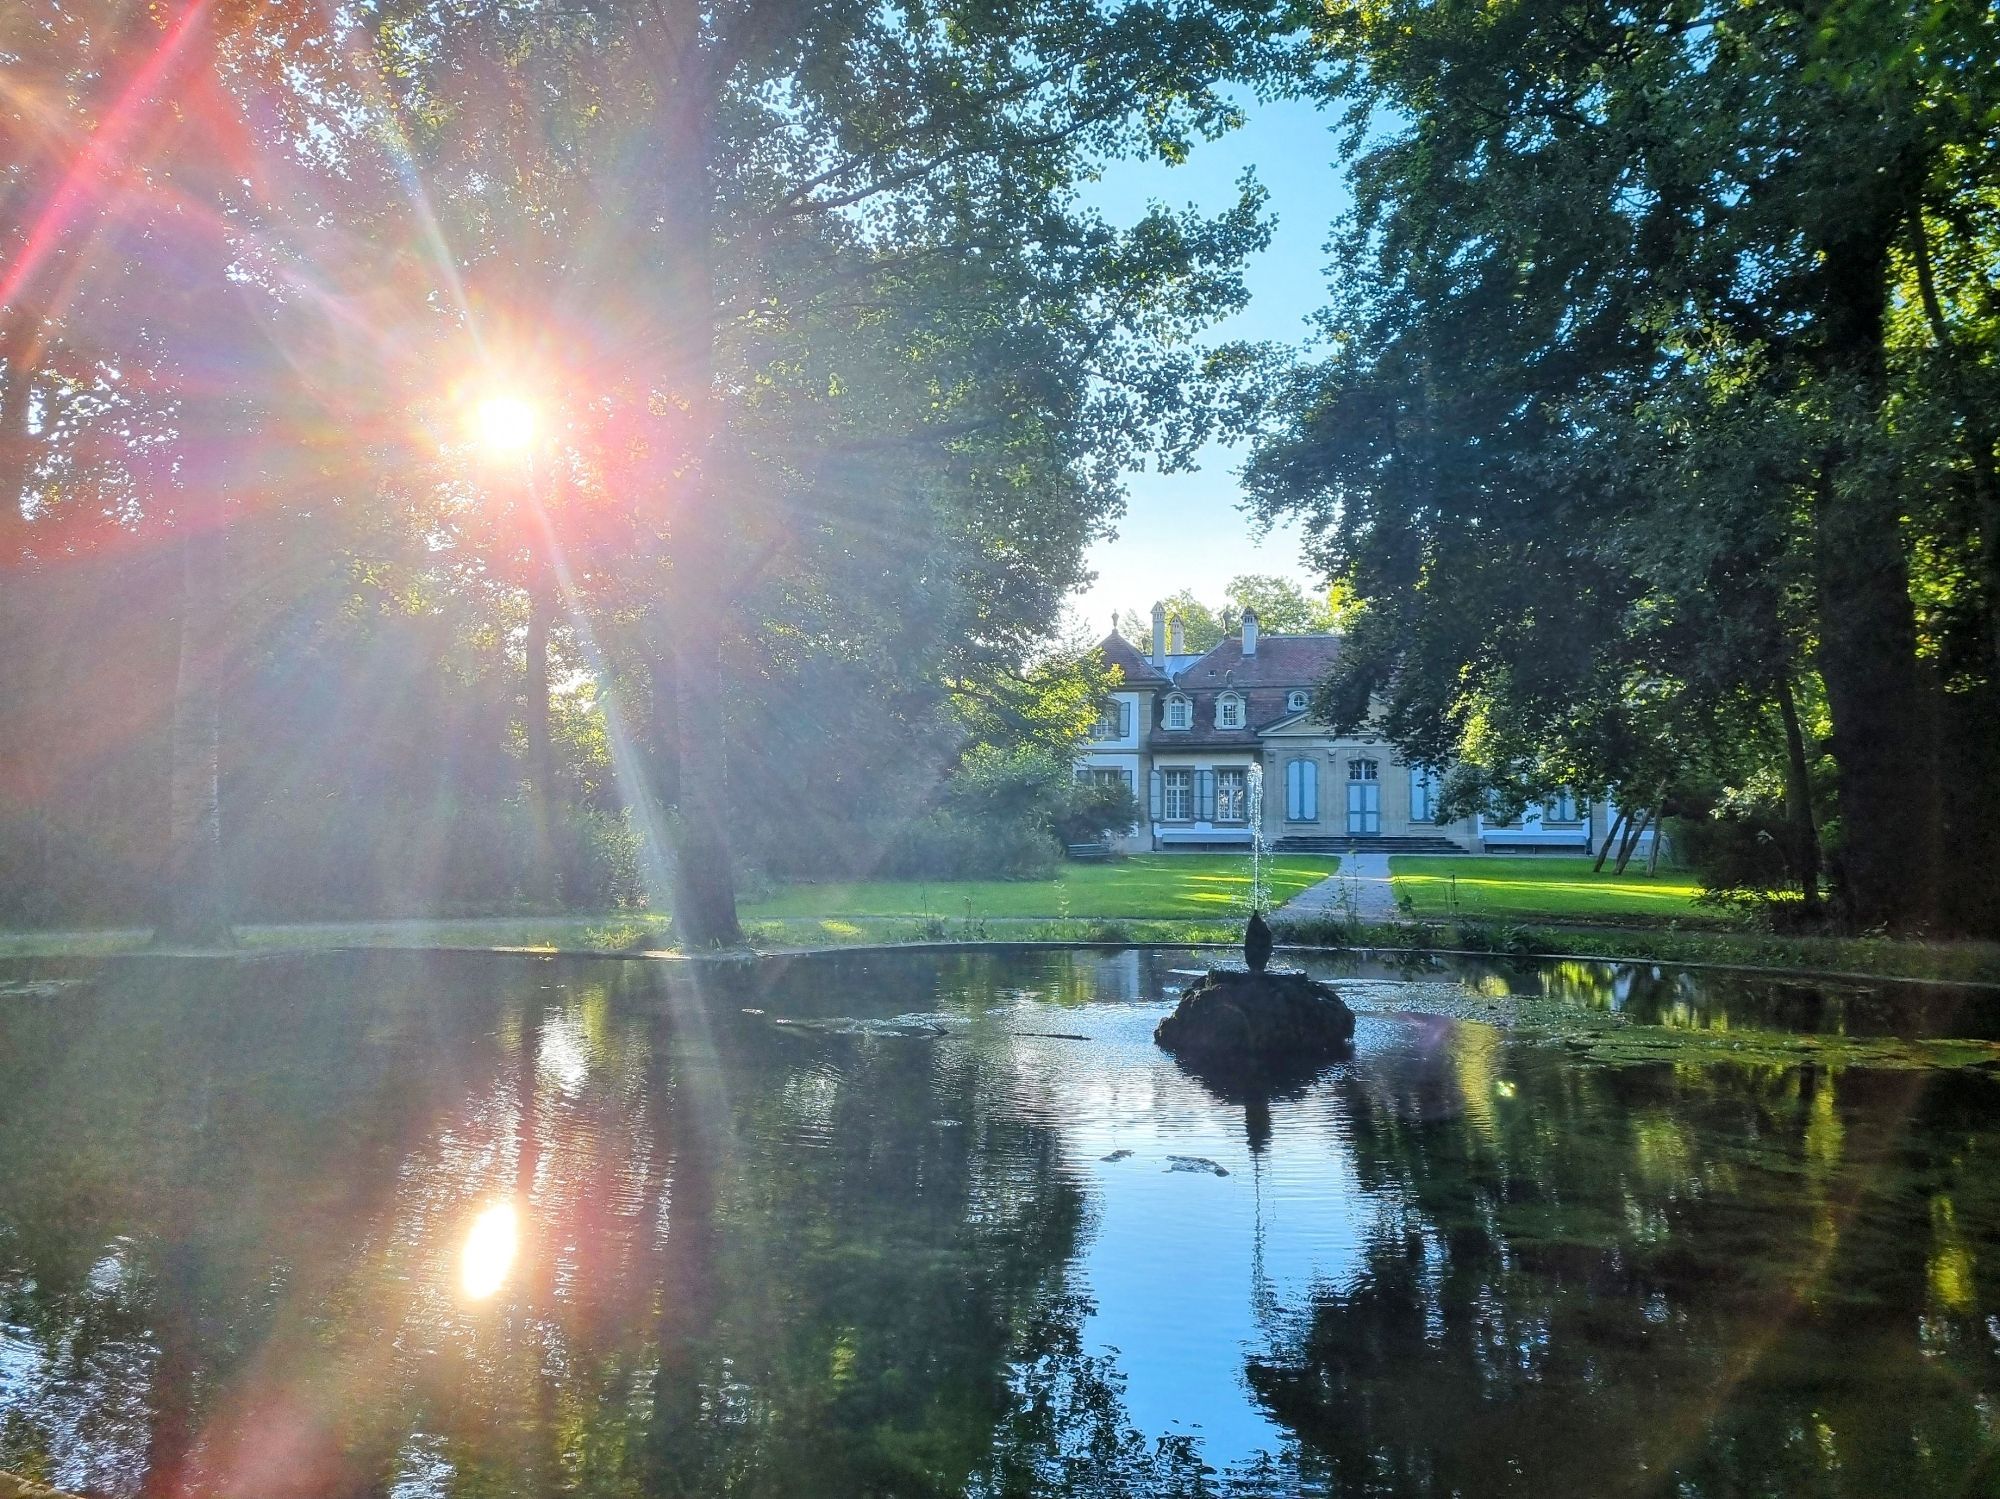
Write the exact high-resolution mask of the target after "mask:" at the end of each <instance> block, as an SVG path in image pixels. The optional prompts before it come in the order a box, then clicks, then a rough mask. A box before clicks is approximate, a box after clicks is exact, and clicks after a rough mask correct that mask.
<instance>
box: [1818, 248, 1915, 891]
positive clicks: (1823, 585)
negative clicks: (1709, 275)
mask: <svg viewBox="0 0 2000 1499" xmlns="http://www.w3.org/2000/svg"><path fill="white" fill-rule="evenodd" d="M1893 238H1894V221H1893V220H1891V219H1886V218H1885V219H1883V220H1881V221H1880V222H1878V223H1876V224H1874V225H1872V226H1871V225H1860V226H1857V227H1856V229H1855V231H1854V232H1853V233H1851V234H1849V235H1848V236H1847V237H1845V238H1841V239H1837V240H1834V241H1833V242H1832V243H1829V244H1828V245H1826V246H1825V259H1824V262H1823V264H1824V271H1823V275H1824V277H1825V280H1826V290H1827V295H1826V303H1825V318H1824V324H1825V328H1824V350H1825V354H1824V360H1823V363H1824V371H1825V375H1826V377H1827V379H1828V383H1829V385H1830V387H1831V389H1832V393H1833V395H1834V398H1835V399H1836V400H1839V399H1840V398H1841V397H1842V396H1845V397H1846V398H1847V399H1848V400H1849V401H1851V402H1852V403H1853V405H1852V407H1851V408H1850V410H1849V411H1848V412H1847V413H1845V414H1844V416H1845V423H1844V425H1845V426H1846V428H1847V430H1846V431H1844V432H1842V433H1840V434H1838V435H1837V436H1836V437H1835V439H1834V441H1833V442H1832V443H1831V444H1830V446H1829V448H1828V451H1827V452H1826V454H1825V455H1824V460H1823V463H1822V468H1821V473H1820V479H1819V484H1818V495H1817V503H1816V505H1815V508H1814V516H1813V531H1814V535H1813V572H1814V585H1815V591H1816V593H1817V595H1818V606H1819V607H1818V613H1819V625H1820V645H1819V666H1820V675H1821V676H1822V677H1823V678H1824V679H1825V681H1826V691H1827V702H1828V705H1829V707H1830V708H1831V709H1832V712H1833V741H1832V749H1833V757H1834V760H1835V761H1836V762H1837V763H1838V765H1839V768H1840V822H1841V839H1840V853H1839V858H1838V860H1837V863H1836V868H1835V883H1836V889H1837V891H1838V894H1839V898H1840V901H1841V904H1842V907H1843V909H1844V911H1845V913H1846V915H1847V917H1848V919H1849V920H1850V921H1852V922H1853V923H1854V924H1855V925H1857V926H1863V927H1870V926H1878V925H1882V926H1891V927H1907V926H1914V925H1919V924H1921V923H1923V922H1925V921H1926V920H1928V919H1929V918H1930V917H1931V915H1932V913H1933V912H1934V911H1935V909H1936V905H1937V901H1936V895H1937V879H1938V811H1939V802H1938V785H1937V773H1936V772H1937V766H1936V755H1935V738H1934V734H1933V732H1932V731H1933V729H1934V723H1933V717H1932V713H1931V709H1932V707H1933V706H1934V705H1933V704H1932V703H1931V702H1930V701H1929V694H1928V693H1927V692H1926V690H1925V683H1924V681H1923V677H1922V674H1921V671H1920V669H1919V666H1918V662H1917V637H1916V617H1915V611H1914V609H1913V608H1912V606H1911V603H1910V575H1909V566H1908V562H1907V559H1906V555H1905V550H1904V542H1903V535H1902V526H1901V518H1900V510H1901V506H1900V502H1899V496H1898V494H1897V489H1896V484H1895V475H1894V474H1893V473H1891V472H1885V469H1886V464H1884V463H1878V462H1875V461H1873V460H1874V458H1875V457H1876V455H1875V453H1874V452H1873V448H1874V446H1875V444H1874V441H1873V439H1874V437H1875V431H1874V429H1875V427H1876V426H1877V425H1878V424H1879V422H1880V420H1881V411H1882V403H1883V399H1884V393H1885V390H1886V371H1885V368H1884V366H1883V362H1882V361H1883V349H1882V335H1883V315H1884V307H1885V299H1886V296H1887V277H1888V247H1889V245H1890V243H1891V241H1892V240H1893ZM1840 419H1841V418H1839V417H1836V420H1840Z"/></svg>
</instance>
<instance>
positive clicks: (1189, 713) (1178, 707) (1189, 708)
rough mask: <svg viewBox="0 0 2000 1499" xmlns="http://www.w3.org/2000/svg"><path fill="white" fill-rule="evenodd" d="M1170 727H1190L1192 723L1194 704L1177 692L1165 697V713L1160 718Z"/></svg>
mask: <svg viewBox="0 0 2000 1499" xmlns="http://www.w3.org/2000/svg"><path fill="white" fill-rule="evenodd" d="M1161 722H1163V723H1164V724H1166V726H1167V727H1168V728H1170V729H1186V728H1192V727H1193V725H1194V704H1193V703H1191V702H1189V701H1188V700H1187V699H1186V698H1184V697H1182V696H1181V695H1180V694H1179V693H1178V692H1176V693H1175V694H1173V696H1171V697H1169V698H1168V699H1167V709H1166V715H1165V717H1164V718H1163V719H1162V720H1161Z"/></svg>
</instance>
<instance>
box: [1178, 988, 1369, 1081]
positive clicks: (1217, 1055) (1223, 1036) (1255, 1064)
mask: <svg viewBox="0 0 2000 1499" xmlns="http://www.w3.org/2000/svg"><path fill="white" fill-rule="evenodd" d="M1153 1039H1154V1040H1155V1041H1157V1042H1158V1043H1159V1044H1160V1045H1161V1046H1162V1047H1164V1048H1165V1049H1166V1050H1168V1051H1170V1052H1172V1053H1173V1054H1174V1055H1175V1056H1176V1057H1177V1058H1179V1059H1180V1060H1182V1061H1185V1062H1190V1063H1194V1064H1196V1065H1204V1064H1205V1065H1208V1066H1213V1067H1220V1068H1226V1069H1227V1070H1228V1071H1230V1072H1232V1073H1236V1074H1239V1075H1241V1074H1245V1073H1254V1072H1256V1071H1258V1070H1260V1069H1262V1068H1264V1067H1270V1068H1271V1069H1273V1070H1274V1071H1275V1072H1281V1073H1292V1072H1295V1071H1297V1070H1298V1068H1299V1067H1300V1066H1302V1065H1312V1064H1318V1063H1324V1062H1328V1061H1331V1060H1332V1059H1334V1058H1335V1057H1340V1056H1345V1055H1346V1054H1347V1051H1348V1049H1349V1046H1350V1045H1351V1043H1352V1042H1353V1040H1354V1012H1353V1011H1352V1010H1350V1009H1348V1008H1347V1005H1346V1002H1345V1001H1343V1000H1342V999H1341V997H1340V995H1339V994H1337V993H1336V992H1335V991H1334V989H1333V987H1332V986H1331V985H1329V984H1322V983H1321V982H1320V981H1319V980H1318V979H1311V978H1307V977H1306V976H1305V975H1304V974H1303V973H1245V972H1242V971H1241V970H1237V969H1229V968H1211V969H1210V970H1209V971H1208V973H1207V974H1206V975H1205V976H1203V977H1202V978H1199V979H1196V980H1195V981H1194V982H1193V983H1192V984H1190V985H1188V987H1187V991H1186V992H1185V993H1184V994H1182V995H1181V1002H1180V1004H1178V1005H1177V1006H1175V1008H1174V1012H1173V1014H1171V1015H1169V1016H1167V1018H1166V1019H1164V1020H1162V1021H1161V1022H1160V1024H1159V1028H1158V1029H1157V1030H1155V1031H1154V1032H1153Z"/></svg>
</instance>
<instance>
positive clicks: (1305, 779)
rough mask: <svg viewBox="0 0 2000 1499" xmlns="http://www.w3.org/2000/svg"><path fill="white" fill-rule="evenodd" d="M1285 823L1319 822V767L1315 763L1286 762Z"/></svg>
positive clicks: (1307, 761) (1301, 761) (1306, 761)
mask: <svg viewBox="0 0 2000 1499" xmlns="http://www.w3.org/2000/svg"><path fill="white" fill-rule="evenodd" d="M1285 821H1286V822H1318V821H1319V766H1318V764H1316V763H1315V762H1314V761H1311V760H1287V761H1286V762H1285Z"/></svg>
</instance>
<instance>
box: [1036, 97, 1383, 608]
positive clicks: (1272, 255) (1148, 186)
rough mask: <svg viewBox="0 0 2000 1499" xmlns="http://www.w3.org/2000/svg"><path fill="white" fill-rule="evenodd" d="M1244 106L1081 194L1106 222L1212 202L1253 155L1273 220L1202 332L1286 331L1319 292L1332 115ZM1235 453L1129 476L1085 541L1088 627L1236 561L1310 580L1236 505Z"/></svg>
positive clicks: (1217, 204) (1216, 450) (1295, 107)
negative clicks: (1237, 289)
mask: <svg viewBox="0 0 2000 1499" xmlns="http://www.w3.org/2000/svg"><path fill="white" fill-rule="evenodd" d="M1247 113H1248V116H1249V118H1248V121H1247V122H1246V123H1245V125H1244V127H1243V128H1242V129H1241V130H1238V131H1236V132H1234V133H1233V134H1231V135H1229V136H1226V137H1224V138H1223V139H1222V140H1219V141H1214V142H1211V143H1209V144H1206V145H1202V146H1198V147H1196V148H1195V150H1194V151H1193V153H1192V154H1191V155H1190V157H1189V159H1188V161H1187V162H1186V163H1185V164H1184V165H1182V166H1178V167H1167V166H1163V165H1161V164H1160V163H1158V162H1144V163H1123V164H1121V165H1119V166H1118V167H1117V168H1115V169H1114V170H1113V171H1111V172H1109V173H1107V174H1106V176H1105V178H1104V180H1103V181H1102V182H1100V183H1098V184H1097V185H1096V186H1095V188H1094V189H1093V190H1092V192H1091V194H1090V197H1091V199H1092V201H1093V202H1095V203H1096V204H1097V205H1098V206H1099V207H1100V208H1101V209H1102V210H1103V211H1104V213H1105V215H1106V216H1107V217H1108V218H1110V219H1111V220H1112V221H1113V222H1115V223H1130V222H1132V221H1133V220H1135V219H1137V218H1138V217H1139V215H1140V214H1142V213H1143V212H1144V211H1145V207H1146V204H1147V203H1148V202H1149V201H1158V202H1162V203H1165V204H1167V205H1169V206H1170V207H1175V208H1179V207H1182V206H1184V205H1186V204H1189V203H1193V204H1197V205H1199V206H1200V207H1202V208H1205V209H1209V210H1212V211H1213V210H1219V209H1221V208H1223V207H1225V206H1227V205H1228V204H1230V203H1232V202H1234V201H1235V197H1236V180H1237V178H1238V177H1240V176H1241V175H1242V173H1243V171H1244V169H1245V168H1246V167H1254V168H1255V169H1256V172H1257V178H1258V180H1259V181H1260V182H1261V183H1263V185H1264V187H1265V188H1266V189H1267V190H1268V191H1269V193H1270V200H1269V202H1268V204H1267V205H1266V209H1267V212H1269V213H1270V214H1271V215H1272V216H1274V217H1275V218H1276V219H1277V221H1278V222H1277V229H1276V231H1275V233H1274V234H1273V236H1272V240H1271V246H1270V248H1269V249H1268V250H1265V251H1264V252H1262V253H1261V254H1259V255H1257V256H1255V257H1254V258H1253V259H1252V260H1251V261H1250V263H1249V265H1248V266H1247V267H1246V270H1245V275H1244V280H1245V283H1246V285H1247V286H1248V288H1249V290H1250V303H1249V305H1248V306H1247V307H1245V308H1244V310H1243V311H1242V312H1240V313H1238V314H1237V315H1236V316H1234V317H1232V318H1230V319H1228V320H1227V321H1226V322H1224V323H1221V324H1219V325H1218V326H1217V328H1216V330H1215V332H1214V335H1213V336H1214V337H1216V338H1249V339H1276V340H1282V341H1285V342H1295V341H1297V340H1299V339H1301V338H1303V337H1305V336H1306V333H1307V331H1308V330H1307V328H1306V325H1305V320H1306V319H1307V318H1308V317H1309V316H1310V315H1311V314H1312V312H1313V311H1314V310H1315V309H1317V308H1318V307H1320V306H1322V305H1323V304H1324V303H1325V301H1326V277H1325V265H1326V260H1327V256H1326V253H1325V250H1324V248H1323V247H1324V246H1325V244H1326V241H1327V238H1328V235H1329V231H1330V229H1331V226H1332V224H1333V221H1334V220H1335V219H1336V218H1337V217H1339V216H1340V214H1341V213H1343V212H1344V211H1345V210H1346V207H1347V205H1348V202H1349V195H1348V192H1347V186H1346V181H1345V178H1344V175H1343V174H1342V173H1341V171H1340V170H1339V168H1338V166H1337V165H1336V163H1335V161H1334V140H1333V134H1332V128H1331V127H1332V125H1333V122H1334V121H1333V116H1332V115H1331V114H1330V113H1328V112H1326V111H1323V110H1317V109H1315V108H1314V107H1313V106H1312V105H1310V104H1307V103H1302V102H1298V101H1289V100H1288V101H1283V102H1280V103H1274V104H1257V103H1254V102H1253V103H1251V104H1250V105H1249V107H1248V110H1247ZM1244 456H1245V455H1244V453H1243V451H1242V450H1240V449H1236V448H1230V447H1225V446H1222V445H1220V444H1211V445H1210V447H1209V448H1208V449H1207V450H1205V452H1204V453H1203V455H1202V463H1201V467H1200V469H1199V470H1198V471H1196V472H1194V473H1189V474H1157V473H1136V474H1133V475H1131V476H1130V481H1129V489H1130V491H1131V503H1130V505H1129V507H1128V509H1127V511H1126V514H1125V518H1124V519H1123V520H1122V521H1121V522H1119V524H1118V535H1117V537H1116V538H1115V539H1113V540H1110V541H1105V542H1100V543H1099V544H1098V545H1097V546H1096V547H1094V548H1092V550H1091V554H1090V563H1091V567H1092V569H1093V570H1094V571H1095V572H1096V573H1097V581H1096V583H1095V584H1094V585H1093V586H1092V587H1091V588H1089V589H1087V590H1086V591H1085V592H1083V593H1082V594H1080V595H1078V597H1077V598H1076V599H1075V600H1074V607H1075V608H1076V611H1077V613H1078V614H1079V615H1080V616H1081V618H1082V621H1083V623H1084V625H1085V626H1086V627H1088V629H1089V630H1090V632H1091V633H1092V634H1093V635H1097V634H1102V633H1103V632H1104V631H1105V630H1108V629H1109V628H1110V626H1111V616H1112V613H1113V612H1114V611H1116V610H1121V609H1137V610H1139V611H1140V612H1141V613H1142V614H1143V613H1144V612H1145V611H1146V610H1147V609H1149V608H1150V607H1151V606H1152V602H1153V600H1154V599H1156V598H1159V597H1161V596H1162V595H1164V594H1169V593H1173V592H1176V591H1177V590H1179V589H1182V588H1192V589H1193V590H1194V591H1195V592H1196V593H1197V594H1198V595H1200V596H1201V597H1202V598H1204V599H1209V600H1212V601H1215V602H1220V600H1221V598H1222V590H1223V587H1224V585H1226V584H1227V583H1228V581H1229V580H1230V579H1231V578H1232V577H1235V576H1236V575H1237V574H1238V573H1252V572H1255V573H1284V574H1289V575H1290V576H1292V577H1294V578H1297V579H1298V580H1299V581H1300V582H1301V583H1305V584H1308V585H1310V584H1311V583H1312V578H1311V576H1310V575H1309V574H1308V572H1307V571H1306V569H1305V568H1304V567H1303V566H1302V565H1301V563H1300V560H1299V547H1298V540H1297V537H1296V536H1295V535H1294V534H1292V533H1291V532H1290V531H1288V530H1278V531H1273V532H1272V533H1271V534H1270V536H1268V537H1267V538H1265V539H1264V540H1263V541H1262V542H1261V544H1260V543H1259V542H1258V541H1257V540H1255V539H1254V538H1253V536H1252V534H1251V524H1250V521H1249V518H1248V517H1247V516H1245V515H1244V514H1243V513H1242V512H1241V511H1240V510H1239V509H1238V508H1237V507H1238V505H1239V503H1240V501H1241V500H1242V495H1243V489H1242V485H1241V483H1240V482H1239V480H1238V479H1237V476H1236V470H1237V469H1238V468H1240V467H1241V465H1242V462H1243V458H1244Z"/></svg>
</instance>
